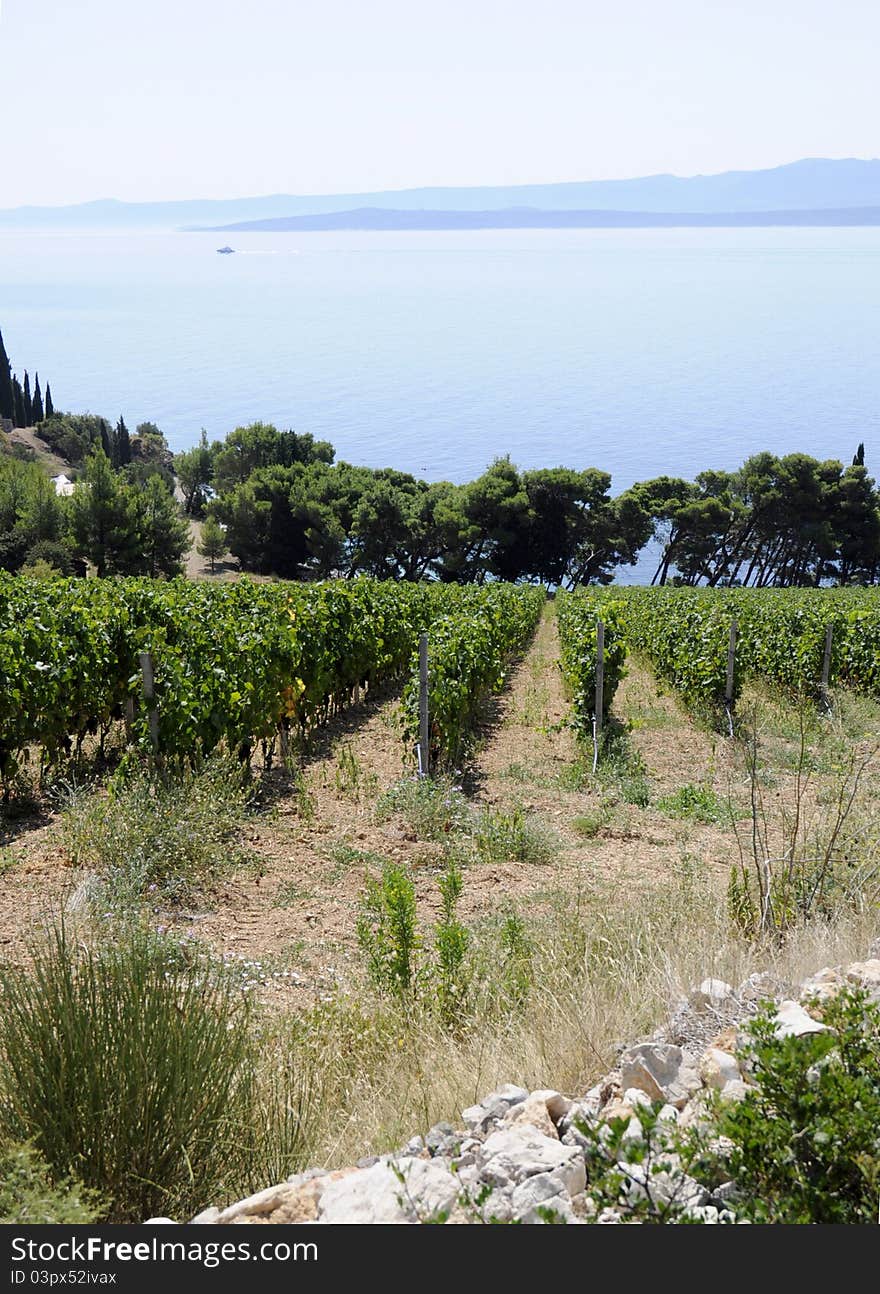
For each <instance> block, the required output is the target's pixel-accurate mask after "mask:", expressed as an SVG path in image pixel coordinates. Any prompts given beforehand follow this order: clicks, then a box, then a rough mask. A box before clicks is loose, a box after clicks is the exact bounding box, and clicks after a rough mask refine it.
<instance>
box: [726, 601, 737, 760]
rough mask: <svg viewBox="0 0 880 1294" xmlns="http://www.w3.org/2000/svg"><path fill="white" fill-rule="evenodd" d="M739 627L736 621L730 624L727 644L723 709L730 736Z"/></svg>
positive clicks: (731, 733) (731, 731)
mask: <svg viewBox="0 0 880 1294" xmlns="http://www.w3.org/2000/svg"><path fill="white" fill-rule="evenodd" d="M738 628H739V626H738V625H737V622H736V620H731V622H730V639H729V641H728V644H727V685H726V687H725V689H724V707H725V709H726V710H727V722H728V724H729V725H730V735H731V737H732V736H733V697H734V687H735V684H736V637H737V632H738Z"/></svg>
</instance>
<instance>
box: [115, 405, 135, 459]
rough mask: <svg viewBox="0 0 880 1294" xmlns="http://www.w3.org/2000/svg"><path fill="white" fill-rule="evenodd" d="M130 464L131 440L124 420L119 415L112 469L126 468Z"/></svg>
mask: <svg viewBox="0 0 880 1294" xmlns="http://www.w3.org/2000/svg"><path fill="white" fill-rule="evenodd" d="M130 462H131V439H130V437H129V434H128V428H127V427H126V425H125V419H124V418H123V417H122V416H121V415H120V418H119V421H118V422H117V424H116V462H115V463H114V464H113V466H114V467H127V466H128V464H129V463H130Z"/></svg>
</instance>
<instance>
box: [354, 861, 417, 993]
mask: <svg viewBox="0 0 880 1294" xmlns="http://www.w3.org/2000/svg"><path fill="white" fill-rule="evenodd" d="M357 939H358V944H359V945H360V948H361V950H362V952H363V953H364V954H365V955H366V958H367V966H368V969H369V973H370V978H371V979H372V981H373V983H374V984H375V985H376V987H377V988H378V989H380V990H382V991H386V992H389V993H392V994H393V995H394V996H395V997H398V998H400V999H402V1000H404V999H406V998H407V997H408V996H409V994H410V991H411V989H412V988H413V985H414V981H415V978H416V955H417V953H418V950H419V948H420V947H421V941H420V939H419V935H418V931H417V929H416V895H415V888H414V886H413V883H412V880H411V879H410V877H409V875H408V874H407V872H406V869H405V868H403V867H400V866H399V865H397V864H396V863H385V864H384V866H383V868H382V876H381V878H380V879H377V878H376V877H374V876H368V877H367V881H366V885H365V888H364V894H363V897H362V899H361V909H360V912H359V914H358V919H357Z"/></svg>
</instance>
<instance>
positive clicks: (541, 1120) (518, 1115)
mask: <svg viewBox="0 0 880 1294" xmlns="http://www.w3.org/2000/svg"><path fill="white" fill-rule="evenodd" d="M502 1122H503V1123H504V1124H505V1125H506V1126H508V1127H514V1126H515V1125H517V1124H520V1123H528V1124H531V1126H532V1127H533V1128H537V1129H538V1131H539V1132H543V1134H544V1136H545V1137H558V1136H559V1134H558V1132H557V1131H556V1124H555V1123H554V1122H553V1120H552V1119H551V1118H550V1112H549V1110H548V1109H547V1106H546V1104H545V1102H544V1101H542V1100H541V1096H540V1093H538V1092H536V1093H535V1094H534V1095H533V1096H530V1097H529V1098H528V1099H527V1100H525V1101H520V1102H519V1104H517V1105H512V1106H511V1107H510V1109H509V1110H508V1111H507V1114H506V1115H505V1116H504V1119H503V1120H502Z"/></svg>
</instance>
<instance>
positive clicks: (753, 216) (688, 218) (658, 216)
mask: <svg viewBox="0 0 880 1294" xmlns="http://www.w3.org/2000/svg"><path fill="white" fill-rule="evenodd" d="M766 225H826V226H828V225H880V207H840V208H835V207H826V208H824V209H823V210H822V211H723V212H717V213H716V212H695V211H542V210H539V209H538V208H537V207H507V208H505V209H503V210H501V211H394V210H385V209H383V208H382V207H359V208H356V209H355V210H354V211H331V212H328V213H327V214H325V215H315V216H280V217H278V218H277V219H275V220H244V221H241V222H239V223H238V224H233V225H210V226H208V229H209V231H210V232H213V233H228V232H237V233H294V232H296V231H297V230H299V231H302V232H308V231H315V230H334V229H336V230H346V229H348V230H358V229H361V230H369V229H373V230H383V229H384V230H392V229H423V230H431V229H657V228H667V229H669V228H681V227H684V228H687V227H698V228H707V227H711V228H729V227H730V226H734V227H737V226H752V227H754V226H766Z"/></svg>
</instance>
